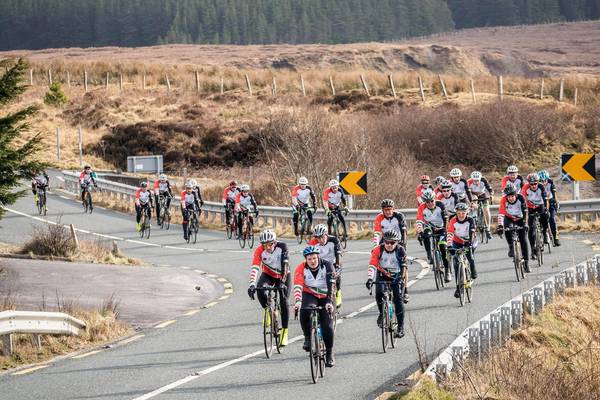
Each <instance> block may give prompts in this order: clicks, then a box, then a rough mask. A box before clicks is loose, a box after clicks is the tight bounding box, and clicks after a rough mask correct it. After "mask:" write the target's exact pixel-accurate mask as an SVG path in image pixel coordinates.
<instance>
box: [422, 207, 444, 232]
mask: <svg viewBox="0 0 600 400" xmlns="http://www.w3.org/2000/svg"><path fill="white" fill-rule="evenodd" d="M427 224H430V225H433V227H434V228H437V229H442V228H444V227H445V226H446V209H445V207H444V204H443V203H442V202H440V201H436V202H435V207H434V208H433V209H430V208H429V207H427V204H425V203H423V204H421V205H420V206H419V208H418V209H417V230H423V227H424V225H427Z"/></svg>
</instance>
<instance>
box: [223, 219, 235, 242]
mask: <svg viewBox="0 0 600 400" xmlns="http://www.w3.org/2000/svg"><path fill="white" fill-rule="evenodd" d="M225 222H227V221H225ZM225 236H227V239H231V237H232V236H233V229H232V228H231V223H229V224H225Z"/></svg>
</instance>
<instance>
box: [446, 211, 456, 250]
mask: <svg viewBox="0 0 600 400" xmlns="http://www.w3.org/2000/svg"><path fill="white" fill-rule="evenodd" d="M455 222H456V217H453V218H452V219H451V220H450V222H449V223H448V229H447V231H446V232H447V236H446V241H447V242H448V244H449V245H452V242H453V241H454V223H455Z"/></svg>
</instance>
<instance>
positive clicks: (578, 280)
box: [417, 254, 600, 384]
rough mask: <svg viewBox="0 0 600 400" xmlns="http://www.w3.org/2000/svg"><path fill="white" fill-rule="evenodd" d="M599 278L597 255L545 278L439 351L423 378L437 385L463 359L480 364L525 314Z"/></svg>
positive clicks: (599, 262) (541, 307)
mask: <svg viewBox="0 0 600 400" xmlns="http://www.w3.org/2000/svg"><path fill="white" fill-rule="evenodd" d="M599 276H600V254H596V255H595V256H594V257H593V258H591V259H589V260H586V261H585V262H582V263H579V264H577V265H576V266H575V267H570V268H567V269H565V270H563V271H561V272H559V273H557V274H556V275H553V276H551V277H550V278H548V279H545V280H544V281H542V282H541V283H539V284H537V285H535V286H534V287H532V288H531V289H530V290H528V291H526V292H524V293H522V294H520V295H518V296H516V297H514V298H513V299H511V300H509V301H507V302H506V303H504V304H503V305H501V306H500V307H498V308H496V309H495V310H493V311H492V312H490V313H489V314H487V315H485V316H483V317H482V318H481V319H479V320H478V321H476V322H475V323H473V324H472V325H470V326H469V327H467V328H466V329H465V330H464V331H463V332H462V333H461V334H460V335H459V336H458V337H457V338H456V339H455V340H454V341H453V342H452V343H450V345H449V346H448V347H446V348H445V349H443V350H442V351H440V353H439V354H438V356H437V357H436V358H435V359H434V360H433V362H432V363H431V364H430V365H429V367H428V368H427V369H426V371H425V373H424V374H423V376H425V375H427V376H429V377H430V378H432V379H434V380H435V381H436V382H438V383H440V382H442V381H443V380H444V379H445V378H446V377H447V376H448V374H449V373H451V372H452V371H453V370H455V368H454V367H455V364H457V363H458V362H462V360H464V359H465V358H466V357H470V358H471V359H474V360H477V361H481V360H482V359H483V358H485V356H486V355H487V354H488V353H489V351H490V349H491V348H492V347H494V346H497V345H503V344H504V343H506V342H507V341H508V339H509V338H510V335H511V332H512V331H513V330H515V329H519V328H520V327H521V325H522V322H523V318H524V316H525V314H526V313H527V314H530V315H535V314H539V313H540V312H542V310H543V309H544V307H545V306H546V305H547V304H550V303H552V302H553V301H554V299H555V298H556V295H557V294H563V293H564V290H565V288H573V287H575V286H584V285H587V284H589V283H592V284H596V285H597V284H599V283H598V279H597V277H599ZM417 384H418V382H417Z"/></svg>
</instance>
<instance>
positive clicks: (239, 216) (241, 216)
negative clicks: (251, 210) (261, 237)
mask: <svg viewBox="0 0 600 400" xmlns="http://www.w3.org/2000/svg"><path fill="white" fill-rule="evenodd" d="M243 221H244V212H242V211H240V212H238V213H237V230H238V235H240V236H242V223H243Z"/></svg>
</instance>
